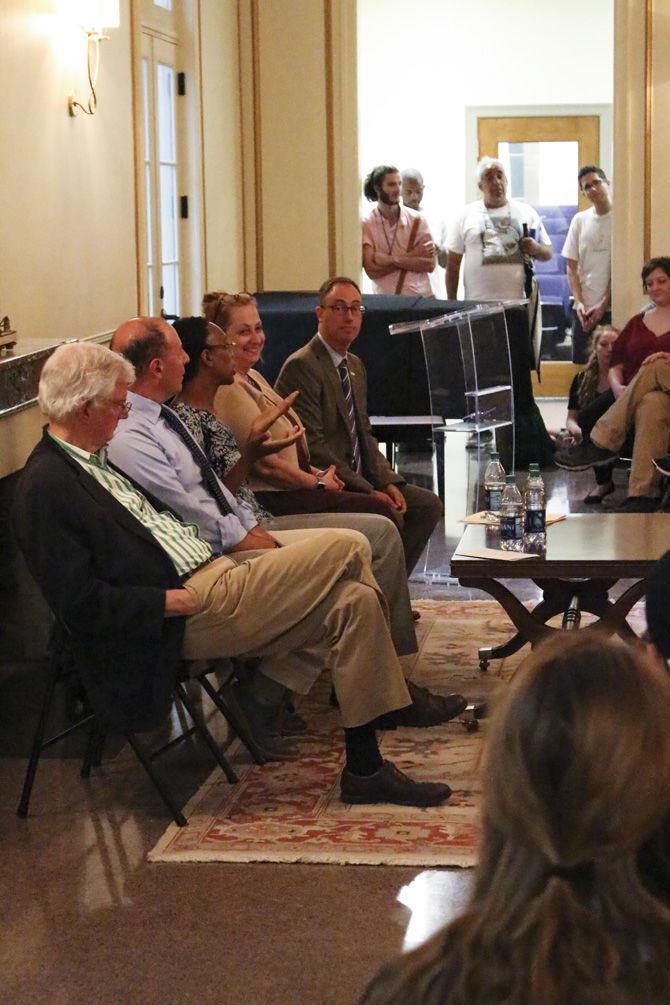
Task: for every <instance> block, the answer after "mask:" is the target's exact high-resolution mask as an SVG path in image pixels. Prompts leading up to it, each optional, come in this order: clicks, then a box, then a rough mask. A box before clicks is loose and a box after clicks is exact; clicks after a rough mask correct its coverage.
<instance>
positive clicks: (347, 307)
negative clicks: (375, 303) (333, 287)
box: [326, 304, 365, 318]
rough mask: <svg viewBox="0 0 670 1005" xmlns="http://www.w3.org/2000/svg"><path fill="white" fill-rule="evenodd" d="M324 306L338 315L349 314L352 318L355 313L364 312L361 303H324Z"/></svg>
mask: <svg viewBox="0 0 670 1005" xmlns="http://www.w3.org/2000/svg"><path fill="white" fill-rule="evenodd" d="M326 307H327V308H328V309H329V310H331V311H334V312H335V313H336V314H339V316H340V317H344V315H345V314H351V316H352V318H355V317H356V315H357V314H361V315H363V314H365V307H363V304H326Z"/></svg>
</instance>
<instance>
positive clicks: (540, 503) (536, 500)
mask: <svg viewBox="0 0 670 1005" xmlns="http://www.w3.org/2000/svg"><path fill="white" fill-rule="evenodd" d="M524 503H525V507H526V520H525V526H524V546H525V548H526V550H527V551H538V550H543V549H544V548H545V547H546V545H547V502H546V496H545V491H544V482H543V481H542V475H541V474H540V466H539V464H531V465H530V467H529V468H528V481H527V482H526V490H525V492H524Z"/></svg>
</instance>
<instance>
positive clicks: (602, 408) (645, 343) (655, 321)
mask: <svg viewBox="0 0 670 1005" xmlns="http://www.w3.org/2000/svg"><path fill="white" fill-rule="evenodd" d="M642 288H643V290H644V292H645V293H646V294H647V295H648V297H649V299H650V300H651V301H652V302H653V304H654V306H653V307H652V308H651V309H650V310H645V311H643V312H642V313H640V314H634V315H633V317H632V318H631V319H630V321H628V322H627V324H626V325H625V327H624V328H623V329H622V331H621V334H620V335H619V337H618V338H617V340H616V342H615V344H614V346H613V348H612V356H611V359H610V370H609V388H608V389H607V390H606V391H604V392H603V393H602V394H600V395H597V396H596V397H595V398H594V400H593V402H592V403H591V404H590V405H589V406H588V407H587V408H584V409H583V410H582V414H581V420H582V421H581V429H582V436H583V437H584V439H587V437H588V436H589V435H590V433H591V430H592V429H593V427H594V425H595V423H596V422H597V421H598V419H599V418H600V416H601V415H603V414H604V413H605V412H606V411H607V409H608V408H609V407H610V405H612V404H613V403H614V402H615V401H616V399H617V398H619V397H620V396H621V395H622V394H623V392H624V390H625V388H626V386H627V385H628V384H630V382H631V380H632V379H633V377H634V376H635V374H636V373H637V372H638V370H639V369H640V366H641V365H642V363H643V361H644V360H645V359H646V358H647V357H648V356H651V355H652V354H653V353H657V352H668V351H670V258H666V257H663V258H652V259H650V260H649V261H648V262H647V263H646V265H645V266H644V267H643V269H642Z"/></svg>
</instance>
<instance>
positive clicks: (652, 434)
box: [554, 257, 670, 512]
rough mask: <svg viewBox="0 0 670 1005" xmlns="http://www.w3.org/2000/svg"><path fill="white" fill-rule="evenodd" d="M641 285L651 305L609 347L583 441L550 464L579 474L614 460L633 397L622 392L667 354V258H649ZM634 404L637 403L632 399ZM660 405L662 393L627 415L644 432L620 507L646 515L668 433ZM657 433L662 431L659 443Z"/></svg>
mask: <svg viewBox="0 0 670 1005" xmlns="http://www.w3.org/2000/svg"><path fill="white" fill-rule="evenodd" d="M642 284H643V289H644V291H645V293H647V295H648V296H649V298H650V299H651V300H652V302H653V305H654V306H653V307H652V308H650V309H649V310H646V311H643V312H642V313H640V314H635V315H634V317H632V318H631V319H630V321H629V322H628V323H627V325H626V326H625V328H624V329H623V331H622V332H621V334H620V335H619V337H618V338H617V340H616V342H615V343H614V346H613V349H612V356H611V359H610V369H609V374H608V381H609V389H608V390H607V391H604V392H603V393H602V394H599V395H598V396H597V397H595V398H594V399H593V401H592V402H591V403H590V404H588V405H586V406H585V407H584V408H582V410H581V411H580V415H579V425H580V427H581V431H582V436H583V442H582V443H581V444H579V445H578V446H576V447H573V448H572V449H570V450H567V451H560V452H559V453H557V454H556V455H555V457H554V461H555V463H556V465H557V466H558V467H559V468H565V469H567V470H573V471H582V470H585V469H586V468H589V467H591V466H594V465H595V466H599V465H601V464H607V463H609V462H610V461H611V460H612V459H614V458H616V456H617V453H618V451H619V449H620V447H621V444H622V443H623V438H625V432H626V430H627V428H629V423H628V418H629V416H628V412H627V407H628V405H627V403H628V401H629V400H631V399H630V398H629V394H631V393H632V391H633V389H631V392H628V394H626V395H624V392H625V391H626V389H627V387H628V385H630V384H631V382H632V381H633V378H634V377H636V376H637V374H638V372H639V371H640V369H641V368H643V367H646V366H648V365H649V364H650V363H652V362H653V361H654V360H656V359H657V358H659V357H666V356H667V355H668V353H670V258H669V257H661V258H652V259H650V261H648V262H647V263H646V265H645V266H644V268H643V269H642ZM620 398H622V403H620V404H617V408H616V409H612V413H609V409H610V408H611V407H612V405H614V403H615V402H618V399H620ZM635 401H636V402H637V399H635ZM664 405H665V399H664V397H663V395H660V396H657V397H656V399H649V401H647V402H646V406H647V411H648V414H647V415H645V416H642V415H639V416H638V417H635V416H634V415H632V416H631V417H630V418H631V420H632V419H635V422H636V425H639V424H642V423H644V425H645V429H644V430H643V432H642V435H640V429H639V428H638V429H637V435H636V439H635V445H634V452H633V467H632V469H631V477H630V484H629V499H628V500H626V503H624V506H623V508H624V509H630V510H631V511H633V512H635V511H638V509H639V510H640V511H646V510H647V509H650V510H651V509H655V508H656V504H657V503H656V500H655V499H654V498H653V493H654V491H655V490H657V485H655V484H654V481H655V478H654V471H653V466H652V464H651V458H652V457H654V456H656V455H657V454H658V453H659V452H662V451H663V450H664V449H667V442H668V431H667V427H666V425H665V424H664V421H663V420H664V419H666V416H665V414H664V413H665V411H666V409H665V408H664V407H663V406H664ZM605 413H608V414H607V415H606V414H605ZM657 413H658V414H657ZM621 414H623V415H624V417H625V419H626V421H625V423H624V435H623V438H622V439H621V442H619V443H617V444H615V443H614V442H611V441H613V439H616V438H617V437H618V435H619V432H620V430H619V428H618V427H619V422H618V421H617V422H616V427H617V428H616V430H615V429H614V428H612V429H610V428H609V427H610V416H611V415H612V416H615V415H621ZM638 418H639V420H640V421H639V423H638ZM596 423H598V428H597V429H596V428H595V426H596ZM661 426H662V429H661ZM659 431H660V432H661V437H660V441H659ZM592 432H594V439H593V440H592V439H591V433H592ZM615 434H616V435H615ZM657 441H659V442H657ZM659 444H660V446H661V450H660V451H659V449H658V447H659Z"/></svg>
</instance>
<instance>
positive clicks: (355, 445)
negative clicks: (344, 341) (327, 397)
mask: <svg viewBox="0 0 670 1005" xmlns="http://www.w3.org/2000/svg"><path fill="white" fill-rule="evenodd" d="M337 369H338V371H339V374H340V380H341V381H342V390H343V392H344V397H345V400H346V402H347V412H348V414H349V433H350V434H351V449H352V452H353V455H354V463H353V468H354V471H360V470H361V447H360V444H359V442H358V430H357V429H356V412H355V411H354V397H353V394H352V393H351V381H350V380H349V369H348V367H347V361H346V359H343V360H342V362H341V363H340V365H339V366H338V368H337Z"/></svg>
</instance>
